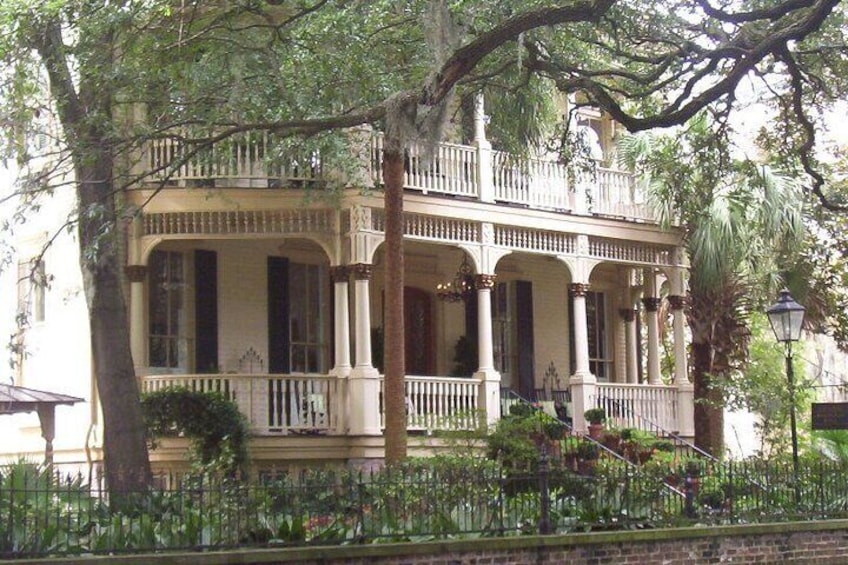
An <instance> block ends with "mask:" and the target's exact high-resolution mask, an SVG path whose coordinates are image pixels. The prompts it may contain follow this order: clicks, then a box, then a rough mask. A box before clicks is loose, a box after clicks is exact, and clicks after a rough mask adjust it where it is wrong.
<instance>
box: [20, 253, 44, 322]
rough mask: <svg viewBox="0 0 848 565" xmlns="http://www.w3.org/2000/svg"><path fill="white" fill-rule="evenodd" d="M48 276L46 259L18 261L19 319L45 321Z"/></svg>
mask: <svg viewBox="0 0 848 565" xmlns="http://www.w3.org/2000/svg"><path fill="white" fill-rule="evenodd" d="M46 288H47V276H46V274H45V270H44V261H42V260H40V259H29V260H27V261H20V262H18V319H19V320H21V321H26V322H29V323H31V322H43V321H44V299H45V292H46Z"/></svg>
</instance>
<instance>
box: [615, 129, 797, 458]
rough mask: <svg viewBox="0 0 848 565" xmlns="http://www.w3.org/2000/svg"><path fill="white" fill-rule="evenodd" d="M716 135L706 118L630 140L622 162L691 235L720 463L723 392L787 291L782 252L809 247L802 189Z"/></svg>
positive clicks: (703, 412) (696, 330) (707, 397)
mask: <svg viewBox="0 0 848 565" xmlns="http://www.w3.org/2000/svg"><path fill="white" fill-rule="evenodd" d="M716 132H717V129H716V128H714V127H713V124H712V122H711V121H710V119H709V117H708V115H707V114H701V115H699V116H697V117H696V118H693V119H692V120H691V121H690V122H689V123H688V124H687V126H686V127H685V128H684V129H683V130H682V131H681V132H680V135H674V136H671V135H667V136H654V135H651V134H639V135H635V136H629V137H627V138H625V139H624V140H623V141H622V143H621V145H620V147H619V155H620V159H622V161H623V162H624V163H626V164H627V165H628V166H630V167H632V168H633V170H635V171H637V172H639V173H641V174H642V175H643V182H644V183H645V186H646V188H647V191H648V195H649V198H650V200H651V203H652V205H653V206H654V208H655V210H657V211H658V213H659V217H660V222H661V224H663V225H664V226H666V227H672V226H675V225H677V226H679V229H681V230H682V231H683V243H684V246H685V248H686V251H687V253H688V255H689V260H690V271H689V300H688V307H687V321H688V324H689V328H690V331H691V334H692V362H691V367H692V377H693V382H694V385H695V443H696V445H698V447H700V448H702V449H705V450H707V451H709V452H711V453H713V454H714V455H721V454H722V452H723V445H724V434H723V428H724V412H723V408H724V395H723V386H724V385H725V384H726V383H727V382H729V379H730V378H731V377H732V376H733V374H734V372H735V371H738V370H739V369H740V368H741V367H742V366H743V365H744V362H745V359H746V357H747V346H748V337H749V334H750V332H749V329H748V325H747V315H748V313H749V312H751V311H752V309H753V308H755V307H758V306H759V304H758V302H759V301H758V297H765V296H771V295H772V294H771V291H773V290H774V289H775V288H776V287H778V285H779V284H780V281H779V274H778V273H779V269H778V268H777V265H778V261H779V256H780V255H779V252H780V251H781V250H785V249H786V248H787V247H789V246H792V245H793V244H794V243H796V242H797V241H800V239H801V233H802V231H803V229H804V228H803V222H802V214H801V205H800V201H801V191H800V190H799V189H798V187H797V185H796V184H795V183H793V182H791V181H790V180H788V179H787V178H785V177H782V176H780V175H777V174H775V173H774V172H773V171H772V170H771V169H769V168H768V167H765V166H758V165H755V164H754V163H752V162H750V161H747V160H734V159H733V158H732V157H731V155H730V151H729V147H730V145H729V143H728V141H727V139H726V137H725V136H724V135H722V134H720V133H716ZM766 293H768V294H766Z"/></svg>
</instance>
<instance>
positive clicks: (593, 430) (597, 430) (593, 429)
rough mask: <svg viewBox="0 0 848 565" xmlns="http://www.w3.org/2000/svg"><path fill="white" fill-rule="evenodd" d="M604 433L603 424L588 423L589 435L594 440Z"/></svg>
mask: <svg viewBox="0 0 848 565" xmlns="http://www.w3.org/2000/svg"><path fill="white" fill-rule="evenodd" d="M603 435H604V425H603V424H589V437H590V438H592V439H594V440H600V439H601V437H603Z"/></svg>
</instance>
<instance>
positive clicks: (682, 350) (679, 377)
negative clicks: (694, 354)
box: [668, 295, 689, 385]
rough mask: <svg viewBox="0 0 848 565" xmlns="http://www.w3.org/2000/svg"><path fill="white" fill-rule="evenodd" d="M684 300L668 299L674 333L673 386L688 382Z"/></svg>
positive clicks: (683, 298)
mask: <svg viewBox="0 0 848 565" xmlns="http://www.w3.org/2000/svg"><path fill="white" fill-rule="evenodd" d="M685 300H686V299H685V297H683V296H678V295H671V296H669V297H668V302H669V304H670V305H671V314H672V330H673V333H674V384H677V385H679V384H683V383H688V382H689V370H688V368H687V354H686V317H685V315H684V312H683V307H684V305H685Z"/></svg>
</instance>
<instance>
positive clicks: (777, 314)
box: [767, 289, 806, 504]
mask: <svg viewBox="0 0 848 565" xmlns="http://www.w3.org/2000/svg"><path fill="white" fill-rule="evenodd" d="M805 311H806V310H805V308H804V307H803V306H801V305H800V304H798V303H797V302H795V300H794V299H793V298H792V295H791V294H789V291H788V290H785V289H784V290H782V291H781V292H780V298H778V299H777V302H776V303H775V304H774V305H773V306H772V307H771V308H769V309H768V311H767V313H768V317H769V323H771V329H772V330H773V331H774V336H775V338H777V341H779V342H781V343H783V344H785V345H786V379H787V380H788V381H789V425H790V426H791V427H792V470H793V472H794V475H795V477H794V479H795V503H796V504H798V502H799V501H800V499H801V496H800V490H799V485H798V429H797V424H796V421H795V374H794V372H793V369H792V342H793V341H798V340H799V339H801V326H802V325H803V324H804V312H805Z"/></svg>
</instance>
